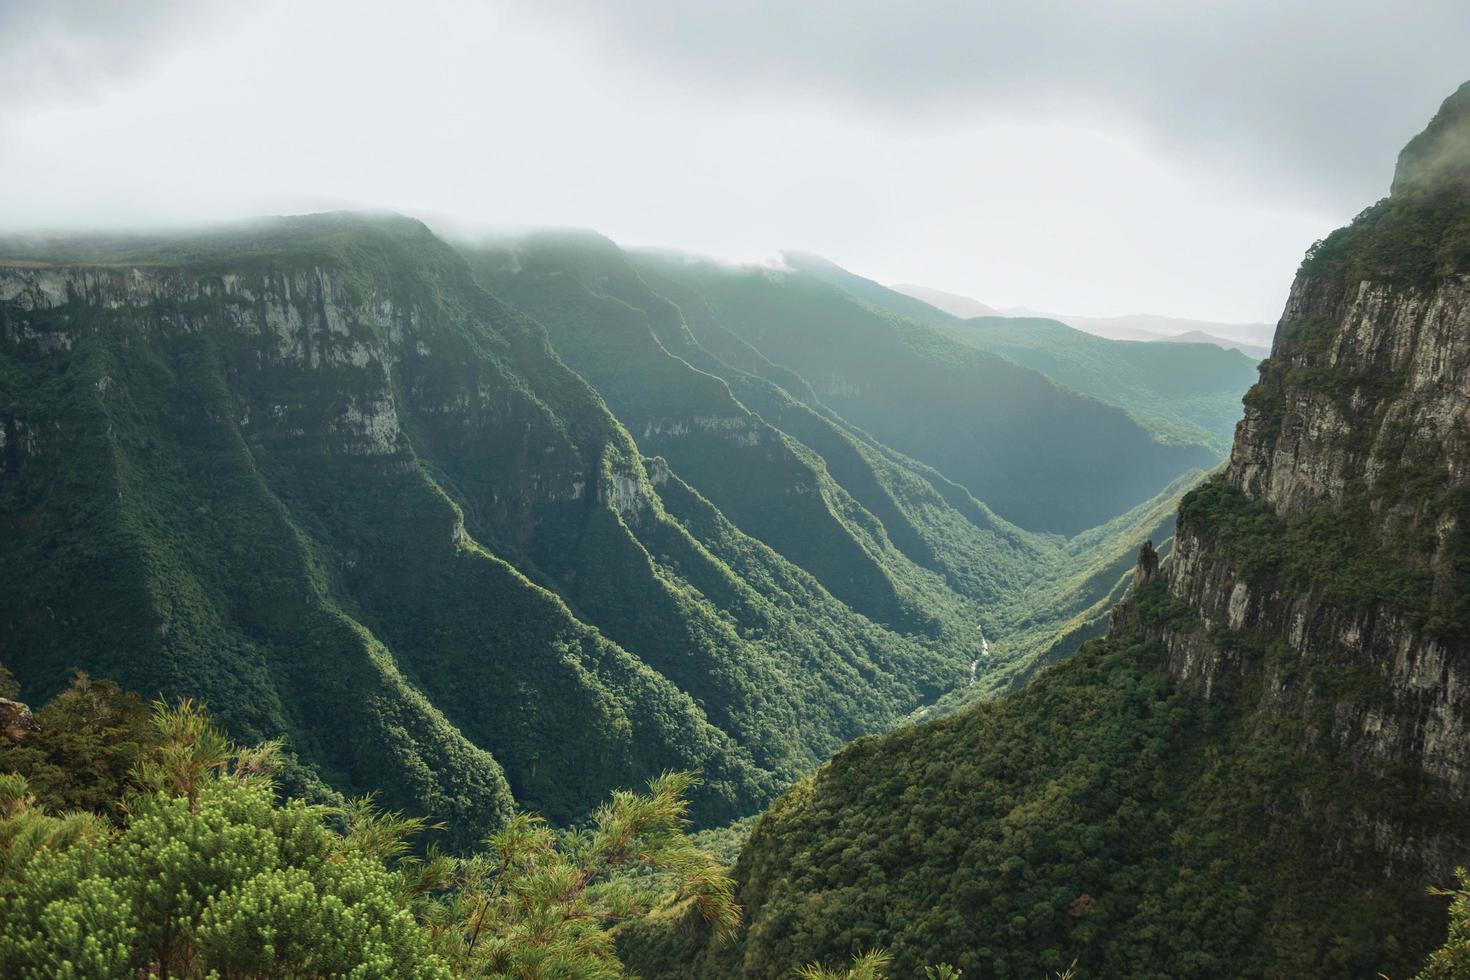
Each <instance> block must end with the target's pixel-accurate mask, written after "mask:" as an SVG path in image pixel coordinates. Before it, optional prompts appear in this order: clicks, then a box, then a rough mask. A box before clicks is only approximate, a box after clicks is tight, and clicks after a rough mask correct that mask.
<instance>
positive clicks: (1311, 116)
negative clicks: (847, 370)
mask: <svg viewBox="0 0 1470 980" xmlns="http://www.w3.org/2000/svg"><path fill="white" fill-rule="evenodd" d="M980 7H981V5H974V4H950V3H940V4H903V5H899V4H877V3H867V2H853V3H843V4H800V3H794V2H789V0H788V2H786V3H780V4H777V3H767V2H764V0H761V2H755V3H748V4H739V5H705V4H689V3H674V2H663V0H610V2H600V3H585V4H584V3H581V2H577V0H541V2H536V3H531V2H526V3H519V2H506V3H483V4H482V3H459V2H448V0H426V2H422V3H416V4H414V5H412V6H408V5H389V4H376V3H361V2H357V3H346V2H335V0H324V2H316V0H300V2H295V3H286V2H275V0H266V2H262V3H257V4H248V5H227V4H222V3H193V4H168V3H123V4H112V3H97V2H92V3H75V2H70V3H69V2H57V3H47V4H34V3H12V2H0V84H3V86H4V90H5V91H6V93H7V94H6V97H5V99H4V100H3V101H0V224H3V226H4V227H5V228H6V229H7V230H19V229H36V228H40V229H64V228H77V227H99V226H101V227H126V226H137V225H158V224H169V223H178V222H198V221H207V220H219V219H232V218H238V217H244V216H249V215H254V214H269V213H292V212H300V211H313V210H323V209H328V208H344V207H348V208H353V207H369V208H391V209H394V210H399V211H403V212H406V213H410V214H414V215H418V216H420V217H423V218H425V219H426V220H428V221H430V223H432V224H439V225H443V226H453V227H455V228H456V229H460V230H464V229H492V228H514V227H531V226H543V225H557V226H565V225H571V226H583V227H591V228H595V229H597V230H598V231H601V232H602V233H604V234H606V235H609V236H610V237H612V238H614V239H616V240H618V241H620V242H623V243H625V244H628V245H646V246H662V247H673V248H680V249H687V250H691V251H695V252H700V253H706V254H710V255H713V256H716V257H719V258H724V259H729V260H750V261H757V260H762V259H766V258H768V257H769V256H771V255H773V254H775V253H777V252H778V251H779V250H782V249H802V250H808V251H812V252H817V253H819V254H822V255H824V256H826V257H828V258H830V259H832V260H833V261H836V262H838V263H840V264H842V265H845V266H847V267H849V268H851V269H853V270H855V271H857V272H860V273H862V274H864V275H867V276H870V277H872V278H875V279H879V280H881V281H886V282H896V281H907V282H916V283H922V284H925V285H929V286H933V287H937V288H941V289H946V290H949V291H952V292H956V293H962V294H966V295H970V296H974V297H975V298H976V299H979V300H981V301H983V302H985V303H988V304H990V305H992V306H1001V307H1004V306H1013V305H1024V306H1030V307H1033V308H1041V309H1048V310H1056V311H1063V312H1071V313H1079V314H1089V315H1094V316H1108V315H1118V314H1124V313H1133V312H1141V311H1147V312H1155V313H1166V314H1172V315H1178V316H1193V317H1198V318H1202V319H1212V320H1226V321H1229V320H1274V319H1275V317H1276V316H1277V314H1278V313H1279V310H1280V307H1281V304H1282V301H1283V299H1284V297H1285V293H1286V288H1287V286H1288V285H1289V282H1290V277H1291V274H1292V272H1293V270H1294V269H1295V267H1296V264H1297V262H1298V261H1299V259H1300V256H1301V254H1302V252H1303V251H1304V250H1305V248H1306V247H1307V246H1308V245H1309V244H1310V243H1311V242H1312V241H1313V240H1314V239H1315V238H1318V237H1320V236H1321V235H1323V234H1325V233H1326V232H1327V231H1329V230H1330V229H1331V228H1333V227H1335V226H1337V225H1339V224H1341V223H1343V222H1344V221H1346V220H1347V219H1349V218H1350V217H1351V216H1352V214H1353V213H1355V212H1356V211H1357V210H1358V209H1359V208H1361V207H1362V206H1364V205H1366V204H1369V203H1371V202H1372V200H1373V199H1375V198H1376V197H1377V196H1380V195H1382V194H1384V193H1386V192H1387V189H1388V186H1389V181H1390V179H1391V177H1392V172H1393V161H1394V156H1395V154H1396V152H1397V150H1398V148H1399V147H1400V146H1401V145H1402V144H1403V143H1404V142H1405V141H1406V140H1407V139H1408V138H1409V137H1410V136H1412V135H1413V134H1414V133H1415V132H1416V131H1417V130H1418V129H1419V128H1421V127H1422V126H1423V124H1424V122H1425V121H1426V120H1427V119H1428V118H1429V116H1430V115H1431V114H1432V113H1433V111H1434V109H1435V107H1436V106H1437V105H1438V103H1439V101H1440V99H1442V98H1443V97H1445V96H1446V95H1448V94H1449V93H1450V92H1451V91H1452V90H1453V89H1454V87H1455V86H1456V85H1457V84H1458V83H1459V82H1460V81H1462V80H1463V78H1461V77H1460V76H1461V74H1463V73H1466V72H1467V69H1466V67H1465V64H1464V59H1463V53H1464V52H1465V51H1467V50H1470V5H1466V4H1463V3H1457V4H1449V3H1443V4H1441V3H1415V4H1404V5H1395V6H1390V5H1384V4H1367V3H1360V2H1357V0H1352V2H1344V3H1337V4H1307V3H1302V2H1282V3H1273V4H1266V3H1257V2H1253V0H1250V2H1236V3H1201V4H1189V5H1181V4H1177V3H1163V2H1143V0H1138V2H1131V3H1119V4H1107V5H1102V4H1093V3H1014V4H988V5H983V9H975V8H980Z"/></svg>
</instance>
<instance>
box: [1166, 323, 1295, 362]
mask: <svg viewBox="0 0 1470 980" xmlns="http://www.w3.org/2000/svg"><path fill="white" fill-rule="evenodd" d="M1159 341H1160V342H1161V343H1166V344H1213V345H1214V346H1216V347H1220V348H1223V349H1225V350H1238V351H1240V352H1241V353H1242V354H1244V355H1245V356H1246V357H1249V358H1250V359H1251V360H1253V361H1263V360H1265V359H1266V358H1267V357H1269V356H1270V355H1271V347H1270V345H1269V344H1266V345H1259V344H1247V343H1243V342H1241V341H1238V340H1230V339H1229V338H1227V337H1216V336H1214V335H1213V334H1208V333H1205V332H1204V331H1203V330H1187V331H1185V332H1184V333H1180V334H1174V335H1173V336H1170V337H1160V338H1159Z"/></svg>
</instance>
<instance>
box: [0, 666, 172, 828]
mask: <svg viewBox="0 0 1470 980" xmlns="http://www.w3.org/2000/svg"><path fill="white" fill-rule="evenodd" d="M0 670H3V668H0ZM8 678H9V674H8V673H7V674H4V675H3V676H0V691H3V690H5V689H6V686H7V685H6V683H5V682H6V680H7V679H8ZM12 686H13V685H12ZM157 744H158V740H157V737H156V736H155V734H154V731H153V716H152V714H151V713H150V712H149V709H148V706H147V705H146V704H144V703H143V701H142V700H141V699H140V698H139V697H138V696H137V695H136V694H133V693H131V692H128V691H124V690H122V688H120V687H118V686H117V685H116V684H114V683H113V682H112V681H105V680H103V681H98V680H93V679H92V678H90V677H88V676H87V674H85V673H84V672H82V671H77V672H76V673H75V674H74V675H73V676H72V680H71V685H70V686H69V687H67V688H66V689H65V690H63V691H62V692H61V693H59V694H57V695H56V696H55V697H54V698H52V699H51V700H50V701H48V702H47V703H46V705H45V707H43V708H41V710H40V711H38V712H36V714H35V727H34V729H33V730H29V731H26V732H24V733H21V734H20V737H12V736H10V735H8V734H6V733H4V732H0V772H12V773H19V774H21V775H23V776H25V777H26V784H27V787H28V792H29V794H30V795H31V796H32V797H34V799H35V800H36V801H37V803H38V804H39V805H40V806H42V807H43V808H45V809H46V810H49V811H51V812H54V813H61V812H63V811H67V810H87V811H89V812H92V813H99V814H103V815H105V816H108V817H111V818H114V819H115V818H117V817H119V816H120V810H119V806H120V805H121V802H122V800H123V798H124V796H126V795H127V793H128V792H130V791H132V790H135V789H138V788H140V784H139V783H138V781H137V779H136V775H137V771H138V768H139V766H141V765H142V763H143V761H144V759H145V757H146V756H147V755H148V753H149V752H151V751H153V750H154V749H155V748H156V746H157Z"/></svg>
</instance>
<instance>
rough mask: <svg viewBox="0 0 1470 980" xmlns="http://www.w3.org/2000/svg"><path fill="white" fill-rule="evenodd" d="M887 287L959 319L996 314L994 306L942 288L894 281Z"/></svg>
mask: <svg viewBox="0 0 1470 980" xmlns="http://www.w3.org/2000/svg"><path fill="white" fill-rule="evenodd" d="M889 288H891V289H892V290H893V291H894V292H895V293H903V294H904V295H905V296H912V297H913V298H914V299H917V300H923V301H924V302H925V303H928V304H929V305H930V306H932V307H934V308H935V309H939V310H943V311H944V312H945V313H948V314H949V315H950V316H957V317H959V318H960V319H961V320H969V319H971V318H973V317H977V316H997V315H998V311H997V310H996V309H995V307H993V306H986V305H985V304H984V303H982V302H980V301H979V300H978V299H971V298H970V297H968V296H961V295H960V294H959V293H947V292H945V291H944V290H942V289H930V288H929V287H928V286H919V285H916V284H914V283H911V282H900V283H895V284H894V285H893V286H891V287H889Z"/></svg>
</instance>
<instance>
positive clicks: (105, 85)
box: [0, 0, 225, 107]
mask: <svg viewBox="0 0 1470 980" xmlns="http://www.w3.org/2000/svg"><path fill="white" fill-rule="evenodd" d="M224 9H225V4H224V3H223V0H192V2H189V3H180V2H177V0H0V91H3V92H4V93H5V101H6V102H7V103H8V104H9V105H10V106H11V107H14V106H16V105H26V104H43V105H44V104H54V103H59V102H69V101H78V100H88V99H92V98H95V97H97V96H99V95H100V94H102V93H104V92H105V91H106V90H108V89H109V88H110V87H111V86H113V85H115V84H117V83H118V82H120V81H122V80H124V79H126V78H127V77H128V76H130V75H133V74H135V73H137V72H139V71H142V70H145V69H146V68H147V67H148V66H149V65H151V64H152V63H153V62H154V61H155V60H156V59H157V58H159V57H161V56H163V55H164V54H166V53H167V52H168V51H169V50H171V49H172V48H174V47H176V46H177V45H178V44H179V43H181V41H183V40H184V38H185V37H186V36H189V37H193V38H198V37H200V36H201V35H203V34H206V33H207V32H208V31H209V30H210V29H211V28H212V26H213V25H214V24H215V22H216V19H217V17H218V15H219V14H220V13H221V11H222V10H224Z"/></svg>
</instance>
